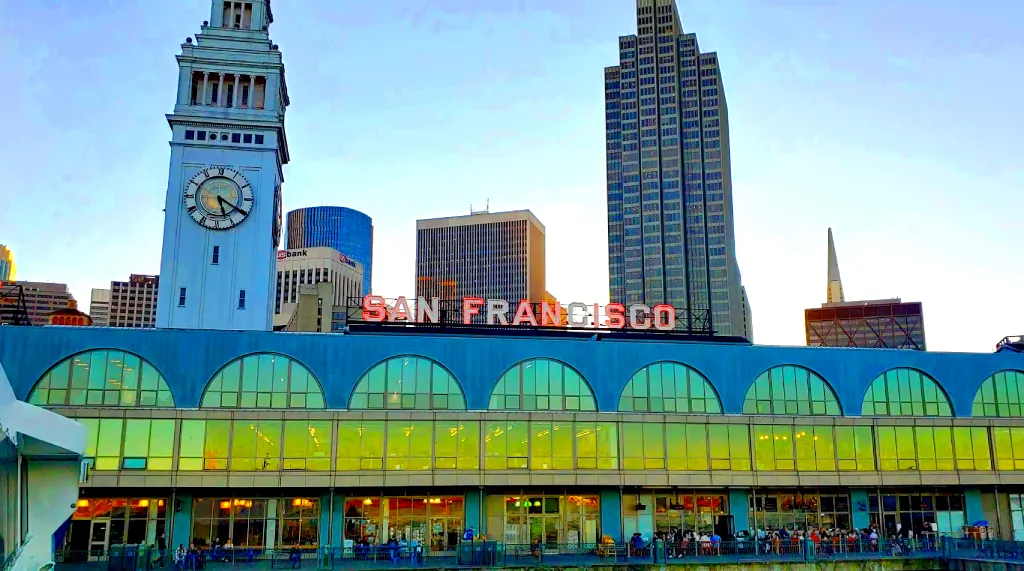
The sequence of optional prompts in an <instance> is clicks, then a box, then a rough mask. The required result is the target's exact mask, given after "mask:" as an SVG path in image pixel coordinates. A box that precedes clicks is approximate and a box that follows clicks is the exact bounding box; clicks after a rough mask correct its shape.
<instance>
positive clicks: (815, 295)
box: [0, 0, 1024, 351]
mask: <svg viewBox="0 0 1024 571" xmlns="http://www.w3.org/2000/svg"><path fill="white" fill-rule="evenodd" d="M209 4H210V3H209V0H164V1H157V0H119V1H113V0H107V1H101V0H31V1H15V0H0V53H2V54H3V56H2V58H0V110H2V111H0V116H2V117H3V121H2V125H3V127H4V128H3V131H4V136H3V138H2V141H3V143H2V144H0V172H2V173H3V178H4V180H3V185H2V186H0V243H6V244H9V245H10V246H12V247H13V248H14V250H15V251H16V254H17V256H18V262H19V266H20V268H19V277H20V278H22V279H25V280H40V281H58V282H67V283H69V284H70V285H71V288H72V291H73V292H74V294H75V296H76V297H77V298H78V299H79V300H83V301H85V303H84V304H83V305H85V304H87V300H88V297H89V289H90V288H92V287H107V285H108V284H109V282H110V280H112V279H125V278H126V277H127V276H128V274H129V273H133V272H134V273H156V272H157V271H158V268H159V258H160V236H161V226H162V221H163V219H162V214H161V209H162V208H163V202H164V195H165V192H166V180H167V169H168V157H169V150H168V145H167V141H168V138H169V134H170V132H169V129H168V127H167V124H166V121H165V120H164V114H165V113H168V112H170V111H171V109H172V106H173V103H174V96H175V85H176V81H177V67H176V63H175V60H174V56H175V54H177V53H179V51H180V49H179V47H178V46H179V44H180V43H181V42H183V41H184V39H185V38H186V37H187V36H189V35H191V34H194V33H196V32H198V30H199V25H200V23H201V22H202V21H203V20H206V19H208V18H209ZM273 6H274V15H275V17H276V22H275V23H274V24H273V25H272V26H271V37H272V38H273V40H274V41H275V42H276V43H278V44H280V46H281V50H282V51H283V53H284V57H285V64H286V66H287V69H288V87H289V93H290V95H291V100H292V106H291V107H290V108H289V110H288V119H287V128H288V139H289V143H290V145H291V154H292V162H291V164H290V165H289V166H287V167H286V171H285V177H286V183H285V194H284V200H285V208H286V209H292V208H296V207H301V206H308V205H319V204H340V205H345V206H350V207H354V208H357V209H359V210H362V211H364V212H367V213H368V214H370V215H371V216H372V217H373V218H374V222H375V224H376V249H375V262H374V284H373V287H374V290H375V292H378V293H381V294H383V295H388V296H393V295H400V294H409V293H412V290H413V260H414V249H413V247H414V241H415V231H414V228H415V219H416V218H425V217H434V216H446V215H453V214H462V213H468V211H469V207H470V204H472V205H474V206H476V207H478V208H479V207H482V206H483V205H484V202H485V201H486V200H487V199H490V203H491V209H492V210H507V209H518V208H529V209H531V210H533V211H534V212H535V213H536V214H537V215H538V216H539V218H540V219H541V220H542V221H543V222H544V224H545V225H546V226H547V232H548V234H547V235H548V252H547V263H548V268H549V284H548V289H549V290H550V291H552V293H554V294H555V295H556V296H558V297H559V298H560V299H562V300H565V301H573V300H575V301H584V302H592V301H604V300H606V299H607V296H608V289H607V267H606V254H605V251H606V236H605V234H606V226H605V186H604V178H605V175H604V160H605V157H604V118H603V108H604V101H603V68H604V66H606V65H611V64H615V63H616V62H617V59H618V51H617V38H618V36H619V35H624V34H629V33H631V32H633V31H635V21H634V15H633V2H631V1H630V0H557V1H551V0H507V1H503V2H497V1H493V2H480V1H477V0H346V1H344V2H337V1H334V0H274V2H273ZM487 6H490V7H487ZM679 8H680V11H681V13H682V20H683V26H684V28H685V29H686V30H687V31H692V32H696V33H697V35H698V40H699V43H700V46H701V48H702V49H703V50H705V51H709V50H715V51H717V52H718V54H719V58H720V60H721V62H722V63H721V65H722V77H723V81H724V84H725V91H726V93H727V97H728V102H729V110H730V124H731V127H732V133H731V135H732V163H733V181H734V202H735V216H736V237H737V243H738V257H739V263H740V266H741V268H742V270H743V278H744V283H745V285H746V286H747V290H748V292H749V294H750V299H751V303H752V305H753V309H754V324H755V336H756V340H757V341H758V342H759V343H773V344H802V343H803V342H804V333H803V322H802V320H803V309H804V308H805V307H812V306H816V305H817V304H819V303H821V302H822V301H823V300H824V297H825V284H826V280H825V269H826V268H825V243H826V241H825V236H826V228H827V227H828V226H832V227H833V229H834V232H835V237H836V245H837V248H838V250H839V262H840V267H841V269H842V273H843V278H844V287H845V291H846V295H847V298H857V299H871V298H880V297H888V296H902V297H903V299H904V300H920V301H923V302H924V307H925V323H926V328H927V336H928V345H929V348H930V349H937V350H967V351H989V350H991V348H992V347H993V345H994V343H995V342H996V341H997V340H998V339H999V338H1001V337H1002V336H1003V335H1008V334H1020V333H1024V255H1022V254H1021V247H1022V245H1024V161H1022V157H1024V111H1022V106H1021V101H1024V74H1022V73H1021V65H1022V64H1021V62H1024V40H1022V37H1024V3H1021V2H1017V1H1009V0H984V1H982V2H966V1H963V0H919V1H910V0H888V1H883V0H849V1H838V0H833V1H826V0H819V1H813V0H803V1H800V0H778V1H770V0H706V1H705V0H680V2H679Z"/></svg>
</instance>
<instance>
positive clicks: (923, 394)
mask: <svg viewBox="0 0 1024 571" xmlns="http://www.w3.org/2000/svg"><path fill="white" fill-rule="evenodd" d="M861 414H862V415H864V416H953V407H952V405H950V403H949V397H947V396H946V393H945V391H943V390H942V387H940V386H939V384H938V383H937V382H935V379H933V378H931V377H929V376H928V375H926V374H925V373H922V372H921V371H918V370H916V369H907V368H897V369H891V370H888V371H886V372H884V373H882V374H881V375H879V376H878V377H877V378H876V379H875V380H874V381H872V383H871V386H869V387H868V390H867V393H866V394H865V395H864V406H863V407H862V409H861Z"/></svg>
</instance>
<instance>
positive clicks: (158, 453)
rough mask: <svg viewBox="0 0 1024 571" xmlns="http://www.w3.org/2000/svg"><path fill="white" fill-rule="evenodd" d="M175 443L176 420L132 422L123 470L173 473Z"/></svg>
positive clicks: (129, 422) (128, 423)
mask: <svg viewBox="0 0 1024 571" xmlns="http://www.w3.org/2000/svg"><path fill="white" fill-rule="evenodd" d="M104 420H106V419H104ZM173 443H174V420H172V419H160V420H150V419H148V418H129V419H128V420H126V421H125V429H124V458H122V460H121V468H122V469H139V470H170V469H171V458H172V457H173V455H174V454H173Z"/></svg>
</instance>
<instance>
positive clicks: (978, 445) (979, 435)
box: [953, 426, 992, 470]
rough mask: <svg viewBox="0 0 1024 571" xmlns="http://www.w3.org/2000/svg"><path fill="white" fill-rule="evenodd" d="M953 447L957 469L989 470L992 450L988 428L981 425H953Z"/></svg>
mask: <svg viewBox="0 0 1024 571" xmlns="http://www.w3.org/2000/svg"><path fill="white" fill-rule="evenodd" d="M953 447H954V448H955V449H956V468H957V470H991V469H992V452H991V449H990V445H989V440H988V429H987V428H985V427H983V426H954V427H953Z"/></svg>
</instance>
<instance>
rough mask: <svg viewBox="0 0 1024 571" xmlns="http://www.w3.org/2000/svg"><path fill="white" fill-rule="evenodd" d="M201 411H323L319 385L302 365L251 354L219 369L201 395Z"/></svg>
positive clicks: (281, 357)
mask: <svg viewBox="0 0 1024 571" xmlns="http://www.w3.org/2000/svg"><path fill="white" fill-rule="evenodd" d="M200 406H202V407H203V408H324V407H325V402H324V391H323V389H322V388H321V387H320V381H318V380H317V379H316V377H315V376H314V375H313V373H312V372H310V370H309V369H307V368H306V366H305V365H303V364H302V363H300V362H298V361H296V360H295V359H292V358H290V357H286V356H284V355H279V354H277V353H254V354H252V355H246V356H244V357H239V358H237V359H235V360H234V361H231V362H230V363H228V364H227V365H224V366H223V367H221V369H220V370H219V371H217V374H216V375H214V376H213V378H212V379H210V382H209V383H207V385H206V391H205V392H204V393H203V400H202V404H201V405H200Z"/></svg>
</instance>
